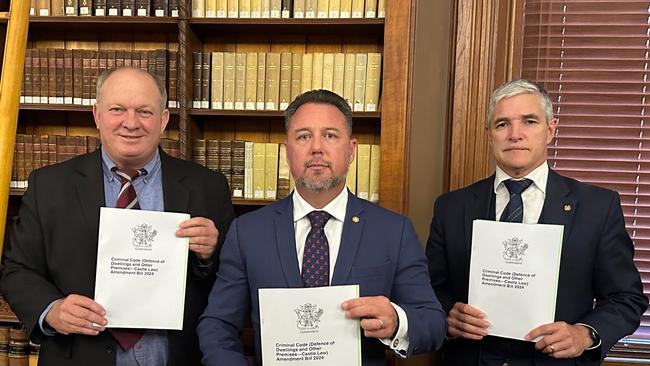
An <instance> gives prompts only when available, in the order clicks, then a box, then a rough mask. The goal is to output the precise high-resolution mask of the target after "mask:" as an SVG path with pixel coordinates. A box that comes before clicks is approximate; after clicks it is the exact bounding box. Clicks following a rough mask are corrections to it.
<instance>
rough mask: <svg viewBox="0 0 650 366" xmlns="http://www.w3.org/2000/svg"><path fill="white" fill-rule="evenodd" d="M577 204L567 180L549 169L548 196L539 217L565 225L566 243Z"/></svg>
mask: <svg viewBox="0 0 650 366" xmlns="http://www.w3.org/2000/svg"><path fill="white" fill-rule="evenodd" d="M577 205H578V201H577V200H576V199H575V198H574V197H572V196H571V190H570V189H569V186H568V185H567V183H566V180H565V179H564V178H563V177H562V176H560V175H559V174H557V173H556V172H555V171H553V170H550V169H549V172H548V182H547V183H546V198H545V199H544V207H543V208H542V213H541V215H540V217H539V223H540V224H556V225H563V226H564V233H563V240H562V241H563V244H566V240H567V238H568V237H569V235H570V233H571V227H572V225H573V216H574V215H573V213H574V212H575V210H576V208H577Z"/></svg>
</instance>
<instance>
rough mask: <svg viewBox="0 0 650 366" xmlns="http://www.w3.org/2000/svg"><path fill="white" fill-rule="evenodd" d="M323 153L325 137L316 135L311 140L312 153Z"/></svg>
mask: <svg viewBox="0 0 650 366" xmlns="http://www.w3.org/2000/svg"><path fill="white" fill-rule="evenodd" d="M322 152H323V136H320V135H315V136H314V137H313V138H312V139H311V153H312V154H320V153H322Z"/></svg>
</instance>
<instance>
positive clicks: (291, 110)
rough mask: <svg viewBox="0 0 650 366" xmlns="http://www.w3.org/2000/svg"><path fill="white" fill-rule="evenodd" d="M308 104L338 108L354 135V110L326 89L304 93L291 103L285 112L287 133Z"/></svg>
mask: <svg viewBox="0 0 650 366" xmlns="http://www.w3.org/2000/svg"><path fill="white" fill-rule="evenodd" d="M307 103H315V104H329V105H331V106H334V107H336V109H338V110H339V111H340V112H341V114H343V116H344V117H345V122H346V123H347V126H348V134H349V135H350V136H351V135H352V109H351V108H350V105H349V104H348V102H347V101H346V100H345V99H343V97H341V96H340V95H338V94H336V93H334V92H331V91H329V90H325V89H318V90H311V91H308V92H305V93H302V94H300V95H299V96H297V97H296V99H294V100H293V102H291V104H289V106H288V107H287V109H286V110H285V111H284V130H285V132H288V131H289V125H290V124H291V118H293V115H294V114H296V112H297V111H298V108H300V107H302V106H303V105H304V104H307Z"/></svg>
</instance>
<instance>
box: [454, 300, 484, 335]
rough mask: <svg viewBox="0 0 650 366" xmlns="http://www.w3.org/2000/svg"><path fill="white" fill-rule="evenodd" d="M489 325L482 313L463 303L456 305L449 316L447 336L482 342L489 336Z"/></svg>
mask: <svg viewBox="0 0 650 366" xmlns="http://www.w3.org/2000/svg"><path fill="white" fill-rule="evenodd" d="M489 325H490V322H488V321H487V320H485V314H484V313H483V312H482V311H480V310H479V309H477V308H475V307H473V306H472V305H468V304H463V303H462V302H457V303H455V304H454V306H453V307H452V308H451V310H450V311H449V315H448V316H447V334H448V335H449V336H450V337H451V338H458V337H462V338H467V339H475V340H480V339H482V338H483V337H485V336H486V335H487V333H488V332H487V329H488V326H489Z"/></svg>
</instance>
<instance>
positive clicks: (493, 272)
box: [469, 220, 564, 340]
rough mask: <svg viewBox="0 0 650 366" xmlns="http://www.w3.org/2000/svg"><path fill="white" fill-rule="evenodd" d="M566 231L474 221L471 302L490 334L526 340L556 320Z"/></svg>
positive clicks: (552, 227)
mask: <svg viewBox="0 0 650 366" xmlns="http://www.w3.org/2000/svg"><path fill="white" fill-rule="evenodd" d="M563 231H564V227H563V226H561V225H545V224H534V225H531V224H520V223H511V222H497V221H487V220H474V229H473V235H472V257H471V262H470V270H469V304H470V305H472V306H475V307H477V308H479V309H480V310H482V311H483V312H484V313H485V314H486V318H487V320H488V321H489V322H490V327H489V328H488V334H490V335H495V336H500V337H506V338H514V339H520V340H523V339H524V336H525V335H526V334H527V333H528V332H529V331H530V330H532V329H533V328H535V327H537V326H540V325H542V324H546V323H552V322H553V321H554V319H555V300H556V297H557V283H558V276H559V271H560V256H561V252H562V235H563Z"/></svg>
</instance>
